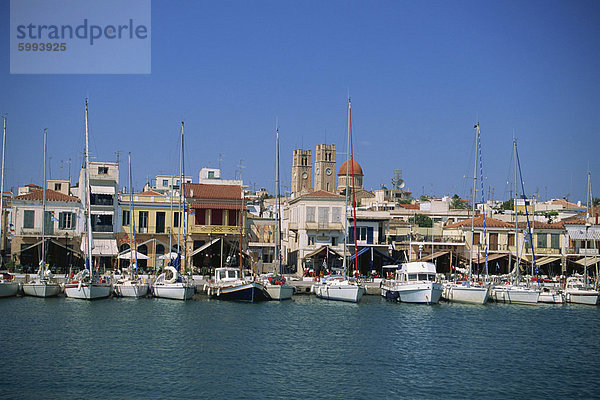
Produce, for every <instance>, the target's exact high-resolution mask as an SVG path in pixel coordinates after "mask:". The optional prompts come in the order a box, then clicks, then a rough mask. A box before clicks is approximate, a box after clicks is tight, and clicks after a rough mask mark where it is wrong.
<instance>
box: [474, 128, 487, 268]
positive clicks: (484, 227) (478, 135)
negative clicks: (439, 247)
mask: <svg viewBox="0 0 600 400" xmlns="http://www.w3.org/2000/svg"><path fill="white" fill-rule="evenodd" d="M476 126H477V139H478V140H477V143H478V152H479V176H480V179H479V180H480V181H481V212H482V215H483V249H484V251H485V277H486V280H487V279H489V278H488V277H489V273H488V241H487V229H486V224H485V214H486V213H485V191H484V188H483V186H484V184H483V156H482V155H481V134H480V131H479V122H478V123H477V125H476Z"/></svg>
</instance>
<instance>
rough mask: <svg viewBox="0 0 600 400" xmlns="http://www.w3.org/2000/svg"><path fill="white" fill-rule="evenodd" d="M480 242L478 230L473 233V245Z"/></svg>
mask: <svg viewBox="0 0 600 400" xmlns="http://www.w3.org/2000/svg"><path fill="white" fill-rule="evenodd" d="M479 243H480V240H479V232H477V233H474V234H473V246H477V245H478V244H479Z"/></svg>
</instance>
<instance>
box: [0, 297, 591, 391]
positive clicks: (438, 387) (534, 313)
mask: <svg viewBox="0 0 600 400" xmlns="http://www.w3.org/2000/svg"><path fill="white" fill-rule="evenodd" d="M0 313H1V315H2V325H1V327H0V335H1V337H2V338H3V342H4V345H3V357H2V359H3V362H2V363H1V366H0V374H1V376H2V377H3V379H2V381H0V398H38V397H50V398H64V397H75V398H84V397H85V398H88V399H105V398H157V399H159V398H217V399H220V398H266V399H271V398H323V399H328V398H330V399H339V398H392V397H409V398H465V397H471V398H472V397H478V398H481V397H492V398H527V399H530V398H548V397H561V398H567V397H583V398H586V397H595V396H596V395H597V393H598V384H597V383H596V382H597V380H596V375H595V369H594V368H593V366H594V365H595V363H596V358H597V356H598V354H600V348H599V347H600V345H598V341H597V340H596V338H597V337H598V335H599V334H600V324H599V322H600V313H599V309H598V307H586V306H576V305H562V306H554V305H539V306H518V305H505V304H488V305H485V306H471V305H459V304H445V303H442V304H439V305H435V306H422V305H412V304H402V303H394V302H387V301H385V300H382V299H380V298H379V297H376V296H366V297H364V298H363V301H362V302H361V303H359V304H352V303H342V302H334V301H327V300H321V299H317V298H315V297H312V296H297V297H295V298H294V299H293V300H292V301H287V302H268V303H260V304H245V303H231V302H224V301H219V300H209V299H208V298H205V297H200V298H199V299H197V300H193V301H187V302H180V301H172V300H164V299H139V300H132V299H106V300H99V301H94V302H88V301H81V300H75V299H66V298H56V299H45V300H44V299H37V298H29V297H24V298H12V299H10V298H9V299H1V301H0ZM585 365H588V366H589V368H587V367H585V368H584V367H582V366H585ZM465 390H467V391H465Z"/></svg>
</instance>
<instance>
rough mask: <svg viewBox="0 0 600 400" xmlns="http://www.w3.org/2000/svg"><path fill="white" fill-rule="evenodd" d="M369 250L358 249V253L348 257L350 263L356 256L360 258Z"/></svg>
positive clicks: (367, 248)
mask: <svg viewBox="0 0 600 400" xmlns="http://www.w3.org/2000/svg"><path fill="white" fill-rule="evenodd" d="M369 249H370V247H363V248H362V249H360V250H359V251H358V253H357V254H355V253H352V255H351V256H350V261H352V260H354V259H355V258H356V257H357V256H360V255H362V254H365V253H366V252H367V251H368V250H369Z"/></svg>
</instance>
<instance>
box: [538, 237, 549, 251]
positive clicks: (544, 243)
mask: <svg viewBox="0 0 600 400" xmlns="http://www.w3.org/2000/svg"><path fill="white" fill-rule="evenodd" d="M536 236H537V247H538V248H540V249H545V248H546V247H548V235H547V234H546V233H538V234H537V235H536Z"/></svg>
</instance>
